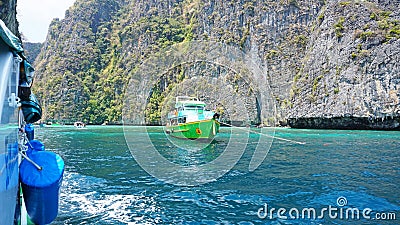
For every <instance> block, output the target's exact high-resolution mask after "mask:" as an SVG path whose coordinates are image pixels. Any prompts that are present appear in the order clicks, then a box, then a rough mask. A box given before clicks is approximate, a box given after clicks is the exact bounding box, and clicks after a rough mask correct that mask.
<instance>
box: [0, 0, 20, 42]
mask: <svg viewBox="0 0 400 225" xmlns="http://www.w3.org/2000/svg"><path fill="white" fill-rule="evenodd" d="M0 19H1V20H3V22H4V23H5V24H6V26H7V27H8V29H10V31H11V32H13V33H14V34H15V35H16V36H18V37H19V32H18V21H17V1H16V0H0Z"/></svg>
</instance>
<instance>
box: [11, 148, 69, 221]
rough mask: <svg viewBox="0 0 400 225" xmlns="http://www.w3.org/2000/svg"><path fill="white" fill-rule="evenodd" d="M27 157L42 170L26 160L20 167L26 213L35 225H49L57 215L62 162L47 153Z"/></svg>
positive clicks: (56, 156) (52, 154)
mask: <svg viewBox="0 0 400 225" xmlns="http://www.w3.org/2000/svg"><path fill="white" fill-rule="evenodd" d="M29 157H30V159H32V160H33V161H34V162H35V163H36V164H38V165H39V166H41V167H42V170H38V169H37V168H36V167H35V166H33V165H32V163H30V162H28V161H27V160H23V161H22V163H21V165H20V171H19V176H20V180H21V186H22V192H23V194H24V198H25V206H26V211H27V212H28V215H29V217H30V218H31V220H32V221H33V222H34V223H35V224H37V225H44V224H49V223H51V222H52V221H53V220H54V219H55V218H56V217H57V213H58V200H59V191H60V187H61V182H62V178H63V173H64V161H63V160H62V158H61V157H60V156H59V155H57V154H55V153H54V152H48V151H38V152H35V153H34V154H31V155H30V156H29Z"/></svg>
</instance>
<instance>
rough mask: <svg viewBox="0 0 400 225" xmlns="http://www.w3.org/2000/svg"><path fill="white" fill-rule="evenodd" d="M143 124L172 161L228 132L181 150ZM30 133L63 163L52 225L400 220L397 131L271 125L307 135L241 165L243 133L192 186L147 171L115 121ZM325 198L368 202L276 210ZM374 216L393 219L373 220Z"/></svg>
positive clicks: (251, 144)
mask: <svg viewBox="0 0 400 225" xmlns="http://www.w3.org/2000/svg"><path fill="white" fill-rule="evenodd" d="M150 131H151V133H152V137H151V140H152V142H153V144H154V145H155V146H156V148H157V149H158V150H159V152H160V154H161V155H163V156H164V157H165V158H167V159H168V160H169V161H172V162H174V163H176V164H180V165H206V164H207V163H209V162H211V161H213V160H215V159H217V158H218V156H219V155H221V153H223V152H224V149H225V148H226V146H227V145H228V141H229V138H230V133H229V129H228V128H222V132H221V134H219V135H218V136H217V137H216V139H215V140H214V141H213V142H211V143H210V144H209V145H208V144H207V147H205V148H203V149H200V150H190V151H188V150H185V149H179V148H176V147H174V145H173V144H171V143H170V142H169V141H168V140H167V139H166V138H165V136H164V134H163V130H162V128H159V127H153V128H150ZM35 132H36V137H37V139H39V140H42V141H43V142H44V144H45V146H46V149H47V150H50V151H54V152H57V153H59V154H60V155H61V156H62V157H63V159H64V160H65V164H66V171H65V177H64V182H63V187H62V193H61V199H60V211H59V216H58V217H57V219H56V221H54V222H53V223H52V224H243V225H244V224H399V223H400V189H399V186H398V185H399V184H400V152H399V150H400V132H381V131H333V130H293V129H276V132H275V135H276V136H277V137H281V138H287V139H291V140H296V141H303V142H306V144H305V145H298V144H293V143H290V142H285V141H281V140H275V141H274V142H273V144H272V146H271V148H270V150H269V153H268V155H267V157H266V159H265V160H264V161H263V163H262V164H261V165H260V166H259V167H258V168H257V169H256V170H254V171H253V172H249V169H248V166H249V162H250V159H251V157H252V155H253V152H254V149H255V146H256V145H257V142H258V141H259V140H260V139H259V136H258V135H256V134H251V135H250V138H249V140H248V141H247V142H248V144H247V147H246V149H245V151H244V154H243V156H242V157H241V159H240V161H239V162H238V163H237V164H236V165H235V166H234V167H233V168H232V169H231V170H230V171H229V172H227V173H226V174H225V175H223V176H222V177H220V178H219V179H216V180H215V181H214V182H210V183H206V184H203V185H199V186H194V187H182V186H175V185H173V184H168V183H166V182H164V181H161V180H159V179H157V178H155V177H153V176H151V175H149V174H148V173H147V172H146V171H145V170H143V169H142V167H140V166H139V165H138V164H137V162H136V161H135V160H134V159H133V157H132V155H131V152H130V151H129V148H128V146H127V144H126V142H125V138H124V134H123V129H122V127H117V126H115V127H113V126H88V128H87V129H74V128H73V127H57V128H37V129H36V131H35ZM340 197H344V198H345V200H346V201H347V204H346V205H345V206H343V207H342V205H340V206H339V205H338V202H337V200H338V198H340ZM342 200H343V198H342ZM266 205H267V211H268V212H270V209H271V208H275V209H276V210H275V211H273V212H272V214H271V213H269V214H267V216H266V217H265V218H263V213H264V212H265V206H266ZM329 206H331V207H336V208H337V209H338V211H337V212H338V213H339V212H340V211H339V210H340V209H342V210H346V209H348V208H357V209H359V210H360V211H362V210H364V209H366V208H369V209H371V212H370V213H369V214H368V215H369V216H370V218H364V217H363V216H361V215H360V217H359V218H356V217H352V218H347V219H346V217H345V216H343V214H342V218H339V216H337V217H332V216H329V215H328V213H327V211H325V212H323V213H322V214H323V216H322V217H321V218H317V217H318V216H316V217H315V218H313V217H312V215H310V216H308V217H307V216H304V217H301V216H300V215H299V216H298V217H296V218H290V215H289V217H288V218H281V217H278V215H277V209H278V208H284V209H285V210H286V215H288V214H287V213H288V211H289V210H290V209H294V208H295V209H297V210H299V211H300V213H299V214H301V211H302V209H304V208H315V210H316V212H317V213H318V215H319V214H321V213H320V212H321V210H322V209H324V208H328V207H329ZM259 211H260V212H261V213H258V212H259ZM292 212H295V210H292ZM258 214H260V215H258ZM291 215H295V214H291ZM338 215H339V214H338ZM382 215H385V216H386V217H387V218H388V217H391V220H377V219H376V217H377V216H382ZM393 215H394V216H395V217H396V220H394V219H393ZM295 216H296V215H295ZM380 218H382V217H380Z"/></svg>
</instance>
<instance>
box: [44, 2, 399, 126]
mask: <svg viewBox="0 0 400 225" xmlns="http://www.w3.org/2000/svg"><path fill="white" fill-rule="evenodd" d="M398 6H399V5H398V3H394V2H393V1H381V0H380V1H329V2H328V3H327V4H326V3H325V1H322V0H309V1H296V0H290V1H289V0H287V1H279V2H277V1H257V0H246V1H217V0H207V1H206V0H185V1H180V0H163V1H155V0H154V1H153V0H151V1H144V0H132V1H122V0H120V1H117V0H91V1H81V0H78V1H77V2H76V3H75V5H74V6H73V7H72V8H71V9H70V10H68V11H67V13H66V17H65V19H64V20H62V21H53V23H52V25H51V27H50V29H49V34H48V38H47V40H46V43H45V44H44V45H45V47H44V48H43V51H42V53H41V54H40V55H39V57H38V60H37V61H36V67H37V68H38V71H37V74H38V78H39V79H38V80H39V81H38V82H39V83H40V85H36V86H40V88H39V89H38V90H37V91H38V92H39V93H38V95H39V96H41V98H42V99H41V100H42V102H44V105H45V108H46V110H47V114H45V118H46V117H47V118H55V119H58V120H62V119H71V120H76V119H81V120H86V122H92V123H102V122H104V121H113V122H120V121H121V112H122V105H123V99H124V93H126V89H127V88H128V86H127V83H128V82H129V79H130V78H131V77H132V76H135V74H136V72H137V70H138V69H139V68H140V64H141V63H142V62H143V61H145V60H146V59H147V58H148V57H149V56H151V55H152V53H156V52H159V51H160V50H161V49H163V48H165V47H168V46H172V45H174V44H177V43H185V42H191V41H194V40H203V41H211V42H213V41H214V42H223V43H226V44H228V45H230V46H236V48H238V49H240V50H242V51H243V52H244V53H245V55H246V58H248V59H247V60H251V61H252V62H253V63H254V64H255V65H257V67H259V69H260V70H261V71H262V73H261V75H260V74H258V76H255V75H252V76H249V75H248V73H243V72H238V71H228V72H227V73H226V74H231V75H229V76H225V75H224V74H222V72H221V71H224V70H223V69H221V68H219V66H218V65H215V64H214V65H213V66H211V65H209V66H208V67H207V70H206V71H205V70H204V68H203V67H204V63H203V64H202V63H192V64H190V65H191V66H190V68H189V67H187V65H186V67H185V66H182V65H175V66H178V67H176V68H171V69H170V71H176V72H179V73H181V74H180V79H177V78H178V75H179V74H175V75H172V74H169V75H168V72H166V73H165V74H164V75H161V76H160V77H159V80H158V81H155V82H154V87H153V91H151V92H149V93H148V98H147V99H148V104H147V106H146V117H147V119H148V121H147V122H149V123H152V122H156V121H159V120H160V117H161V114H162V111H163V110H164V109H163V107H164V106H165V105H168V101H169V100H168V99H170V95H171V93H175V92H172V90H173V89H174V87H176V86H183V89H184V90H188V88H185V87H190V86H193V85H196V84H194V83H193V80H192V81H189V80H188V79H189V78H190V79H192V78H193V76H194V74H199V73H202V74H206V75H205V76H203V78H201V79H206V80H205V81H202V83H207V82H208V81H207V79H209V78H210V77H213V74H214V75H215V74H217V75H221V76H214V77H215V78H216V79H217V80H218V79H224V80H223V83H224V84H225V86H227V87H226V88H220V89H219V90H218V91H220V96H232V95H234V94H235V93H236V94H238V95H239V96H243V97H242V98H243V99H244V100H243V102H242V103H240V104H241V105H238V104H239V103H235V100H234V99H232V98H231V99H229V98H223V99H221V98H219V99H218V98H216V97H213V96H212V95H211V94H207V93H215V90H214V89H213V88H212V87H210V88H209V89H206V86H207V85H203V86H201V87H204V88H203V90H202V93H199V90H197V91H196V90H195V89H193V90H192V91H191V92H193V93H190V94H196V95H203V97H204V98H205V99H209V101H210V102H216V101H217V100H218V101H220V102H224V105H225V106H227V105H231V106H233V108H240V107H242V108H243V105H245V106H246V107H245V108H246V110H247V112H246V113H247V114H248V115H250V118H249V119H248V120H249V121H247V122H253V123H260V122H262V123H270V124H271V123H274V121H275V119H278V120H282V121H283V120H285V118H287V117H289V118H291V119H293V118H294V119H296V121H298V119H299V118H311V117H342V116H343V115H348V114H349V115H352V116H369V115H375V116H379V115H385V116H386V115H393V116H396V115H398V108H396V107H398V102H399V96H398V78H396V76H398V74H399V73H398V64H396V62H397V61H398V57H399V56H398V52H397V49H398V42H399V40H398V39H399V33H398V32H399V28H398V26H399V22H398V12H397V11H398V10H396V9H398ZM78 15H82V16H78ZM179 68H180V69H182V68H186V69H185V70H184V71H183V72H182V71H180V70H179ZM216 71H217V72H216ZM207 74H208V75H207ZM168 77H169V78H171V79H167V78H168ZM264 78H265V79H267V80H268V82H269V85H270V86H271V88H272V89H271V90H272V91H271V92H272V94H271V96H270V98H273V99H274V101H275V103H276V106H277V110H276V113H275V112H274V115H271V114H266V113H265V112H263V111H264V109H263V108H262V107H261V108H260V107H259V105H262V102H261V103H260V98H259V96H260V93H262V92H263V91H264V90H263V88H262V87H261V88H260V87H259V86H257V85H256V84H257V83H258V84H259V83H260V82H259V81H260V80H262V79H264ZM140 79H145V80H148V79H150V76H147V77H146V76H142V77H140ZM201 79H200V80H201ZM137 82H140V80H138V81H137ZM208 83H210V82H208ZM256 86H257V88H256V90H252V89H253V88H254V87H256ZM266 89H267V87H266V88H265V90H266ZM190 90H191V89H190ZM244 90H252V91H247V92H245V91H244ZM240 93H243V94H240ZM244 93H246V94H244ZM246 96H247V97H246ZM264 105H265V103H264ZM396 105H397V106H396ZM396 110H397V111H396ZM243 113H244V112H241V111H240V110H239V111H237V112H236V113H235V114H232V115H231V116H233V117H235V116H236V119H238V120H240V118H241V116H240V115H243ZM396 113H397V114H396ZM271 117H274V118H271ZM151 118H152V119H151ZM230 119H231V120H235V118H230ZM290 121H291V124H294V123H293V121H294V120H290Z"/></svg>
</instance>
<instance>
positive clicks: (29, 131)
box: [25, 123, 35, 141]
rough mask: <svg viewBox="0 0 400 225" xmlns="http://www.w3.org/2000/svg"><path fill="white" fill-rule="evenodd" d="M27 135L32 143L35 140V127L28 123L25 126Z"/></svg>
mask: <svg viewBox="0 0 400 225" xmlns="http://www.w3.org/2000/svg"><path fill="white" fill-rule="evenodd" d="M25 133H26V137H27V138H28V140H30V141H32V140H33V139H34V138H35V127H34V126H33V124H31V123H28V124H26V125H25Z"/></svg>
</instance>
